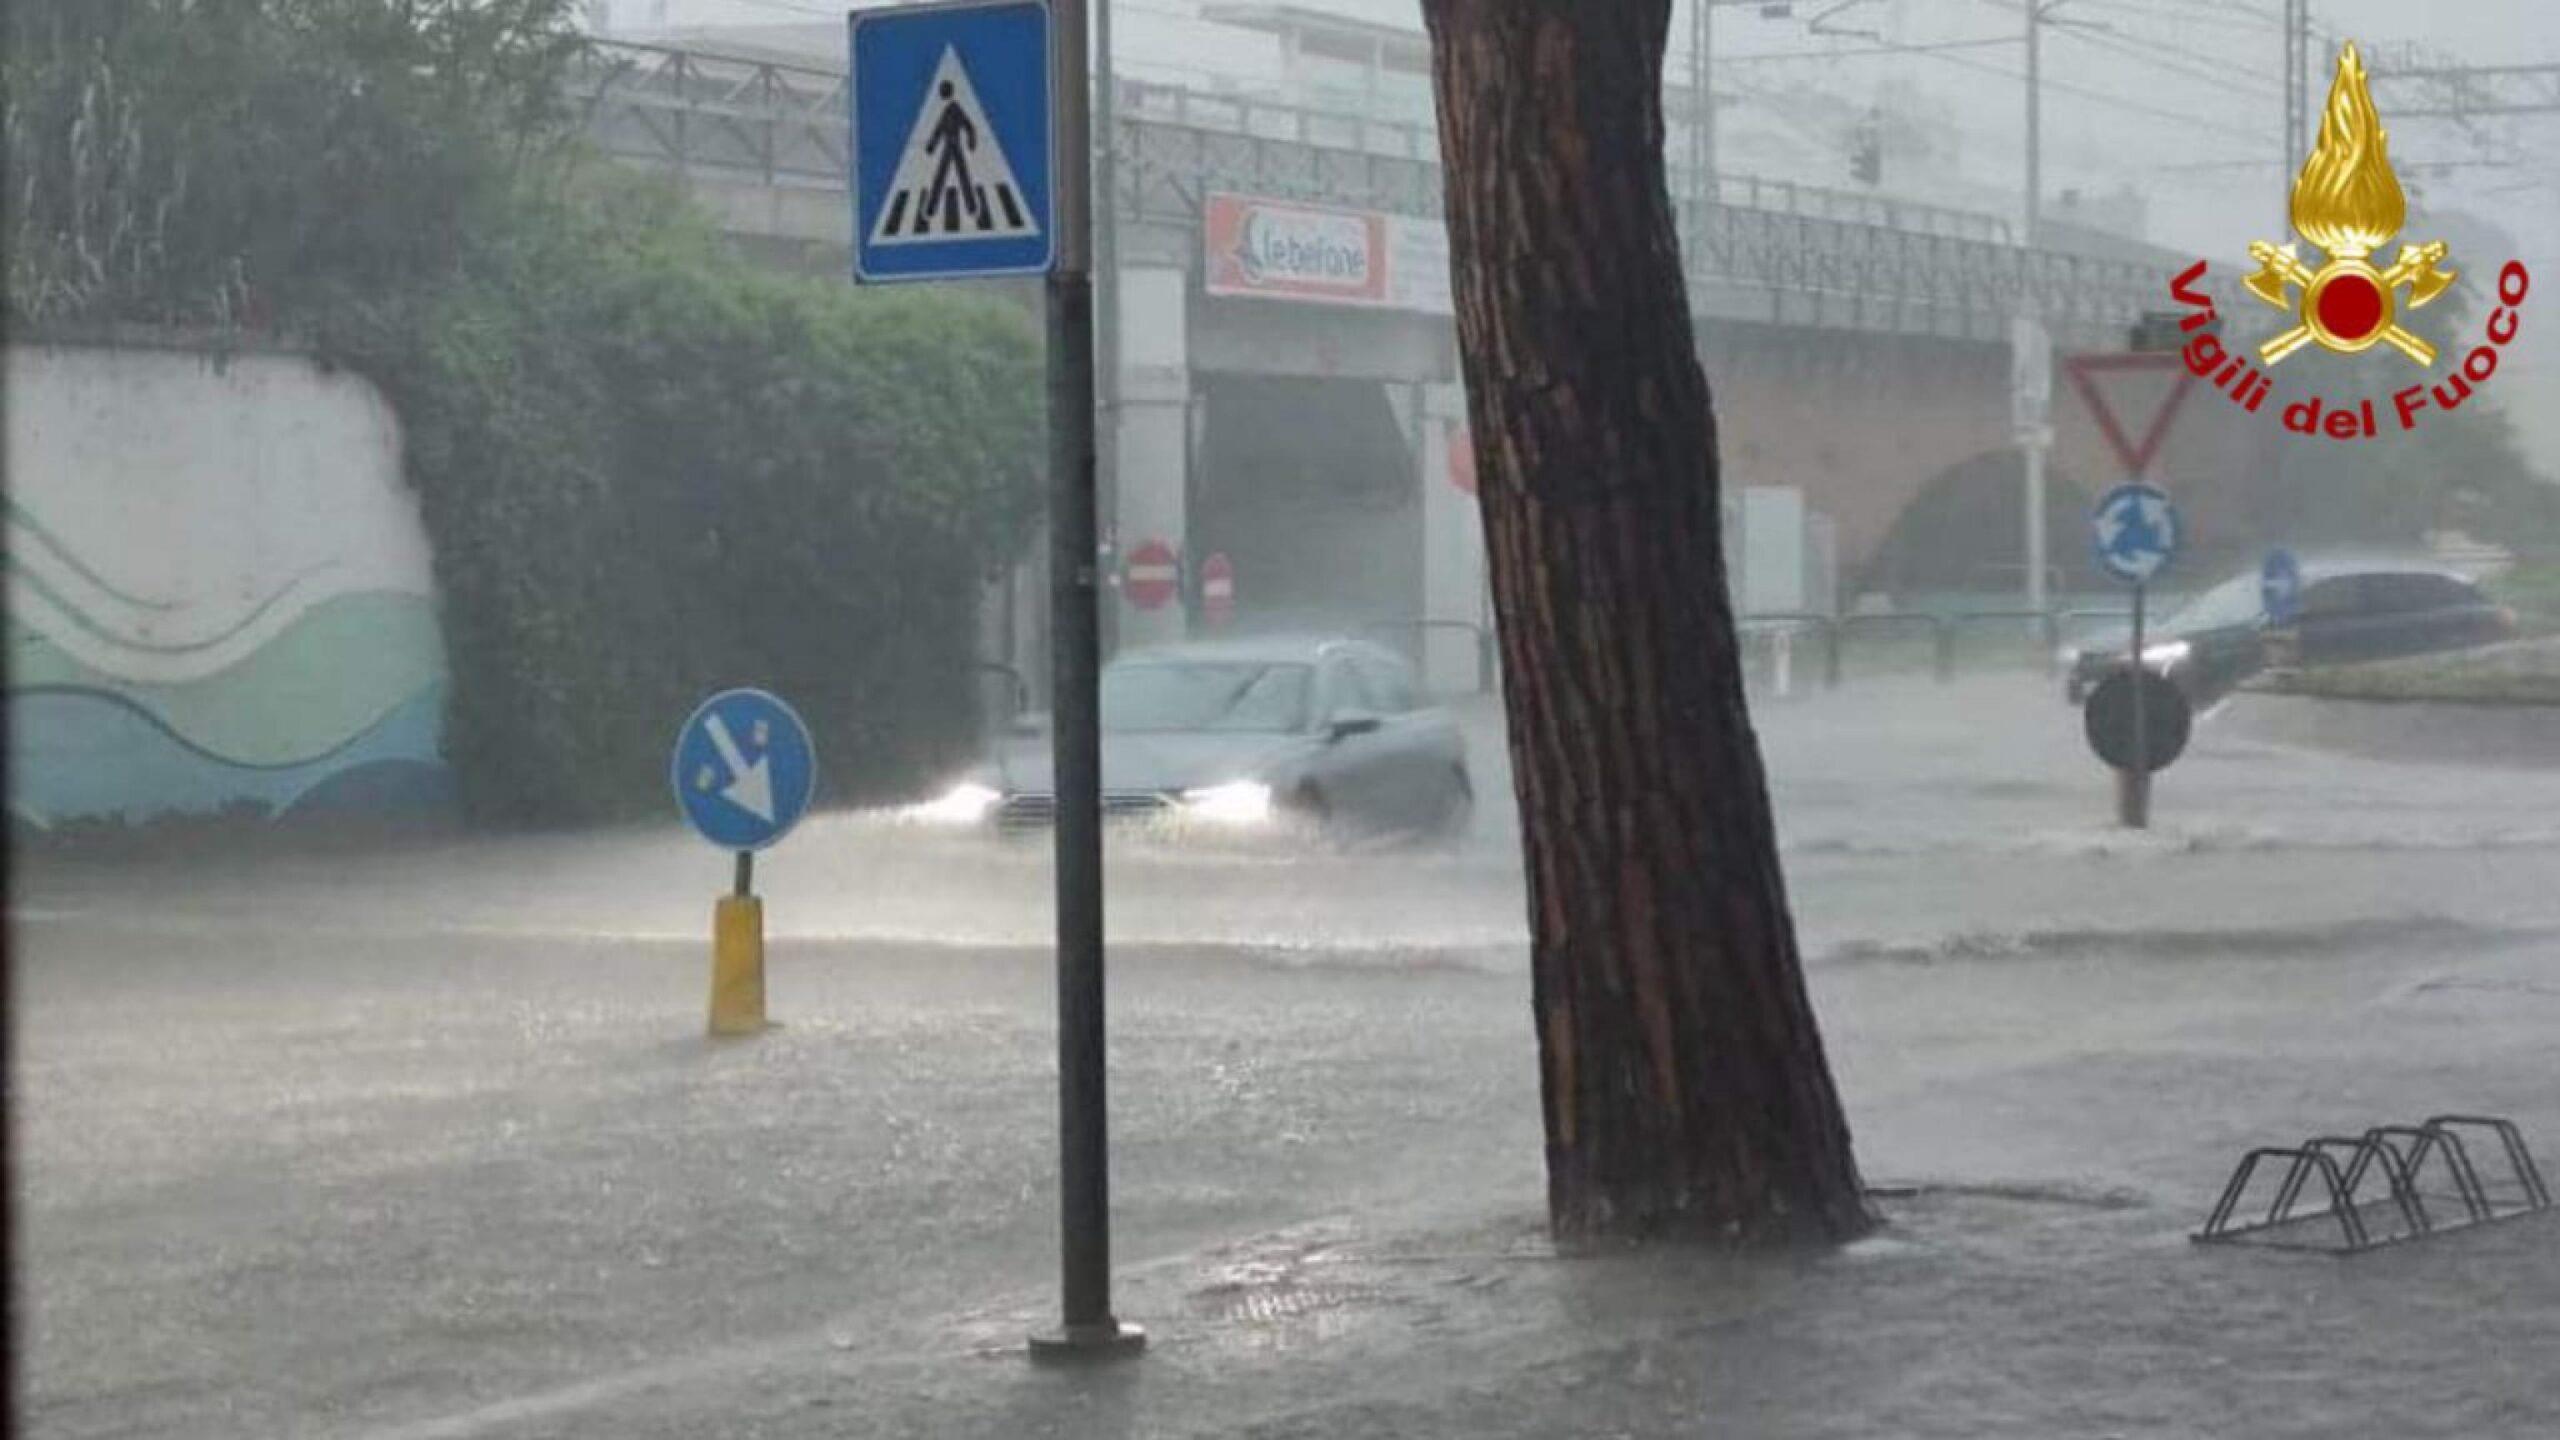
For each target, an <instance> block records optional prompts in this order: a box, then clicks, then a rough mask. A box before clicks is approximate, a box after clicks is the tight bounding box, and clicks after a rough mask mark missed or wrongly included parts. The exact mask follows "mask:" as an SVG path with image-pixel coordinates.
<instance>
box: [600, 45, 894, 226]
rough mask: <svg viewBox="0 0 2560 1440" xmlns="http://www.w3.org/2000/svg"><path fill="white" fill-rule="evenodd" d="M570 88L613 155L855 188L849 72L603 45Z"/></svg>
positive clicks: (770, 180) (770, 181)
mask: <svg viewBox="0 0 2560 1440" xmlns="http://www.w3.org/2000/svg"><path fill="white" fill-rule="evenodd" d="M569 84H570V87H571V96H572V99H573V101H574V102H575V103H576V104H577V105H578V106H579V107H580V110H581V113H583V114H584V116H585V118H586V124H587V131H588V133H589V134H590V135H591V136H593V137H594V139H595V141H596V143H597V144H598V145H599V146H601V147H602V148H603V149H604V150H605V151H606V152H607V153H610V154H616V155H625V156H637V157H641V158H647V159H651V160H657V161H662V162H664V163H666V164H669V165H673V166H675V167H677V168H679V169H685V170H693V169H705V168H707V169H723V170H740V171H747V172H751V173H753V174H755V175H756V176H757V177H759V178H760V179H762V180H763V182H764V183H765V184H767V185H783V184H797V185H804V186H810V187H821V188H823V187H832V188H834V189H838V190H841V189H843V188H844V187H845V184H846V176H847V174H848V161H847V157H846V155H845V140H846V128H845V115H846V90H845V77H844V74H843V72H841V71H834V70H827V69H824V68H821V67H818V66H813V65H793V64H787V63H783V62H779V61H771V60H748V59H738V58H734V57H730V56H723V55H713V54H704V53H701V52H698V51H692V50H678V49H671V48H669V47H666V46H661V45H640V44H633V43H630V42H626V41H601V40H600V41H594V42H591V43H590V44H589V45H588V46H587V47H586V49H585V51H584V52H583V53H582V54H581V55H580V56H579V58H578V60H577V62H576V63H575V65H574V66H573V67H572V69H571V71H570V79H569Z"/></svg>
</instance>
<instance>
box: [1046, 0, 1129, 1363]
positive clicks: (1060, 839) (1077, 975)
mask: <svg viewBox="0 0 2560 1440" xmlns="http://www.w3.org/2000/svg"><path fill="white" fill-rule="evenodd" d="M1050 13H1051V16H1052V18H1053V20H1054V23H1055V26H1056V31H1055V35H1056V40H1055V46H1054V51H1053V53H1054V64H1055V67H1056V68H1055V70H1054V71H1053V73H1052V78H1051V83H1052V86H1053V88H1054V91H1055V95H1056V111H1057V124H1056V134H1055V148H1054V151H1053V154H1054V155H1055V156H1056V162H1055V163H1056V165H1057V170H1058V173H1057V175H1056V177H1055V184H1056V197H1057V246H1058V249H1057V264H1056V267H1055V268H1054V269H1052V270H1051V271H1050V273H1049V609H1050V652H1051V654H1050V664H1051V667H1052V680H1051V684H1052V688H1053V690H1054V691H1055V695H1054V697H1053V701H1052V708H1053V711H1054V717H1055V718H1054V720H1053V723H1052V740H1053V745H1054V748H1053V750H1052V761H1053V764H1054V767H1055V775H1056V781H1057V789H1058V799H1057V888H1058V1201H1059V1237H1060V1242H1061V1254H1060V1259H1061V1276H1062V1282H1063V1284H1062V1289H1063V1323H1062V1324H1061V1326H1060V1327H1059V1329H1058V1330H1056V1331H1055V1332H1051V1333H1047V1334H1042V1335H1035V1336H1033V1337H1032V1340H1031V1349H1032V1353H1033V1354H1034V1355H1035V1356H1044V1357H1045V1356H1069V1355H1101V1354H1113V1353H1119V1352H1123V1351H1127V1350H1134V1349H1135V1348H1137V1347H1138V1346H1139V1345H1141V1344H1143V1343H1144V1342H1145V1338H1146V1337H1145V1333H1144V1332H1142V1331H1140V1330H1138V1329H1136V1328H1135V1327H1132V1326H1124V1325H1122V1324H1121V1323H1120V1322H1119V1320H1118V1319H1117V1318H1116V1317H1114V1316H1113V1315H1112V1313H1111V1180H1110V1159H1109V1153H1108V1136H1107V1130H1106V1127H1105V1108H1104V1106H1105V1096H1104V1091H1103V1011H1102V999H1103V984H1102V958H1103V957H1102V742H1101V708H1102V707H1101V694H1100V684H1101V682H1100V673H1099V672H1100V660H1101V657H1100V635H1099V633H1098V630H1097V628H1096V627H1097V615H1096V611H1097V601H1098V599H1099V595H1100V586H1099V583H1098V579H1097V576H1096V574H1095V570H1096V564H1097V562H1096V554H1097V551H1098V548H1099V547H1098V535H1097V526H1096V518H1095V509H1096V506H1095V498H1094V417H1093V408H1094V373H1093V371H1094V367H1093V233H1092V215H1093V209H1092V200H1093V144H1092V111H1091V103H1092V90H1091V81H1090V76H1089V72H1088V70H1087V68H1086V67H1087V63H1088V61H1089V59H1090V56H1089V55H1088V53H1087V49H1086V39H1085V36H1086V31H1085V0H1053V3H1052V5H1051V11H1050Z"/></svg>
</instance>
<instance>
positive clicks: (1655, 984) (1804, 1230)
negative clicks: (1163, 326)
mask: <svg viewBox="0 0 2560 1440" xmlns="http://www.w3.org/2000/svg"><path fill="white" fill-rule="evenodd" d="M1423 11H1424V14H1425V16H1426V17H1427V19H1428V21H1429V23H1430V29H1431V39H1432V69H1433V78H1434V83H1435V85H1436V88H1437V91H1438V100H1439V112H1440V139H1441V149H1442V152H1443V155H1444V157H1445V161H1446V165H1447V177H1448V178H1447V187H1448V215H1449V238H1450V249H1451V252H1452V259H1453V264H1454V285H1455V291H1456V300H1457V312H1458V341H1459V349H1460V352H1461V354H1462V356H1463V358H1464V362H1465V366H1466V381H1467V395H1468V410H1469V415H1470V418H1471V420H1472V423H1473V425H1474V430H1475V437H1476V439H1475V447H1476V456H1477V467H1478V490H1477V494H1478V497H1479V503H1480V504H1481V505H1482V507H1483V513H1484V524H1485V542H1486V547H1487V549H1488V551H1489V553H1490V557H1491V566H1492V574H1493V593H1494V608H1495V611H1496V613H1497V615H1498V616H1499V621H1500V629H1501V638H1502V656H1503V695H1504V700H1505V703H1506V706H1507V708H1508V710H1509V715H1510V722H1511V752H1512V764H1513V768H1514V772H1515V775H1516V784H1517V789H1518V797H1519V803H1520V821H1521V844H1522V848H1523V850H1524V851H1525V859H1526V863H1527V871H1528V890H1529V930H1530V937H1531V959H1532V966H1533V972H1534V982H1533V992H1534V993H1533V1001H1534V1008H1535V1013H1536V1019H1537V1032H1538V1053H1539V1063H1540V1069H1541V1079H1542V1081H1543V1085H1542V1090H1543V1093H1544V1100H1545V1110H1546V1135H1547V1199H1548V1211H1549V1216H1550V1219H1551V1222H1552V1224H1553V1227H1554V1230H1555V1233H1556V1234H1557V1236H1558V1237H1559V1238H1560V1239H1566V1240H1574V1239H1586V1238H1599V1237H1656V1236H1659V1237H1671V1238H1691V1239H1713V1240H1723V1241H1734V1242H1741V1243H1759V1242H1769V1241H1780V1240H1801V1239H1812V1240H1838V1239H1845V1238H1847V1237H1849V1236H1851V1235H1854V1234H1856V1233H1858V1232H1860V1231H1862V1230H1863V1229H1865V1228H1866V1227H1867V1226H1868V1225H1869V1224H1870V1223H1871V1222H1870V1219H1869V1216H1868V1213H1867V1210H1866V1206H1865V1201H1864V1196H1863V1192H1862V1190H1861V1188H1860V1185H1859V1181H1858V1171H1857V1166H1856V1162H1855V1161H1854V1160H1853V1159H1852V1158H1851V1155H1850V1150H1849V1131H1848V1126H1847V1123H1846V1122H1845V1121H1844V1119H1843V1118H1842V1116H1841V1113H1840V1102H1839V1097H1838V1095H1837V1093H1836V1092H1835V1091H1834V1089H1833V1087H1832V1081H1831V1072H1830V1067H1829V1064H1828V1062H1827V1061H1826V1060H1825V1059H1824V1057H1823V1052H1822V1038H1821V1034H1820V1032H1819V1030H1818V1029H1817V1027H1816V1025H1815V1023H1814V1017H1813V1010H1812V1006H1811V1004H1810V1003H1809V1002H1808V1000H1807V999H1806V996H1805V989H1804V976H1803V972H1802V969H1801V967H1800V965H1799V963H1798V958H1797V953H1796V940H1795V927H1794V922H1793V920H1792V919H1791V918H1790V917H1789V915H1788V912H1787V898H1786V888H1785V883H1784V881H1783V879H1782V877H1781V876H1780V874H1779V868H1778V855H1777V842H1776V836H1775V834H1774V832H1773V830H1772V828H1771V824H1770V815H1769V799H1768V787H1767V783H1766V781H1765V779H1764V778H1763V775H1762V772H1761V767H1760V753H1759V745H1758V741H1757V740H1756V739H1755V738H1754V736H1753V735H1752V733H1751V723H1750V719H1749V717H1748V715H1747V714H1746V713H1745V711H1744V706H1743V696H1742V676H1741V667H1740V663H1739V656H1738V653H1737V648H1736V644H1735V639H1734V631H1733V615H1732V610H1731V607H1730V605H1729V604H1728V603H1727V600H1726V593H1725V578H1724V550H1723V545H1722V539H1721V530H1722V527H1721V524H1720V519H1719V515H1718V506H1717V490H1718V480H1717V466H1716V452H1715V420H1714V416H1713V414H1712V413H1711V412H1710V409H1709V399H1708V395H1707V385H1706V377H1705V375H1704V373H1703V372H1702V371H1701V370H1700V368H1699V365H1698V358H1697V352H1696V350H1695V348H1694V345H1693V342H1692V336H1691V332H1690V325H1689V309H1688V305H1687V292H1686V287H1685V283H1684V281H1683V278H1682V275H1681V269H1680V260H1679V250H1678V245H1677V243H1676V241H1675V238H1674V235H1673V219H1672V214H1671V207H1670V200H1669V197H1668V195H1667V194H1666V193H1665V191H1664V185H1663V163H1662V109H1661V95H1660V88H1659V87H1660V76H1661V73H1662V55H1663V39H1664V33H1665V30H1666V28H1667V27H1668V25H1669V22H1670V4H1669V0H1611V3H1606V4H1600V3H1581V0H1424V3H1423Z"/></svg>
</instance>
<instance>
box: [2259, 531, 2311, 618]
mask: <svg viewBox="0 0 2560 1440" xmlns="http://www.w3.org/2000/svg"><path fill="white" fill-rule="evenodd" d="M2258 600H2259V603H2260V604H2262V605H2263V606H2265V608H2266V612H2267V620H2268V622H2269V623H2271V624H2276V625H2290V624H2292V623H2293V617H2294V615H2295V614H2296V613H2298V612H2299V611H2300V610H2301V609H2302V562H2301V561H2299V560H2296V559H2294V558H2293V552H2292V551H2290V550H2283V549H2277V550H2270V551H2268V552H2267V558H2266V562H2265V563H2264V564H2262V565H2260V566H2259V567H2258Z"/></svg>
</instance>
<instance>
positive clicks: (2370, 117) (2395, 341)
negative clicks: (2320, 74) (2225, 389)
mask: <svg viewBox="0 0 2560 1440" xmlns="http://www.w3.org/2000/svg"><path fill="white" fill-rule="evenodd" d="M2408 218H2409V201H2408V197H2407V196H2405V195H2403V194H2402V193H2401V191H2400V177H2399V176H2397V175H2395V174H2393V173H2392V171H2391V132H2390V131H2388V130H2385V129H2383V128H2382V116H2381V113H2380V112H2378V111H2376V110H2375V109H2374V108H2373V93H2372V92H2371V91H2370V90H2368V89H2367V88H2366V86H2365V71H2364V56H2363V55H2362V54H2360V53H2358V52H2357V50H2356V47H2355V42H2353V41H2349V42H2348V43H2347V46H2346V48H2345V49H2343V50H2341V51H2339V52H2338V74H2337V78H2336V79H2334V80H2332V81H2331V82H2330V83H2329V103H2328V104H2327V105H2326V106H2324V107H2323V108H2322V111H2321V117H2320V143H2319V144H2318V145H2317V146H2316V147H2314V148H2313V150H2312V152H2311V158H2310V159H2308V160H2305V161H2303V162H2302V173H2301V174H2300V175H2299V176H2297V177H2295V179H2294V182H2293V228H2294V229H2296V230H2298V231H2300V232H2301V233H2302V237H2303V238H2304V239H2306V240H2308V241H2310V242H2311V243H2312V244H2314V245H2317V246H2319V247H2320V248H2321V249H2322V250H2324V251H2326V252H2328V256H2329V260H2328V263H2326V264H2324V265H2322V266H2321V267H2320V268H2319V269H2317V270H2314V269H2312V268H2311V267H2310V266H2308V265H2305V264H2303V263H2302V261H2301V259H2300V258H2299V257H2298V256H2297V255H2296V254H2295V247H2294V246H2293V245H2291V244H2285V245H2271V244H2268V243H2267V242H2266V241H2264V240H2259V241H2255V242H2253V243H2251V245H2250V246H2249V258H2251V259H2253V260H2255V261H2257V262H2258V265H2259V270H2258V273H2257V274H2255V275H2252V276H2250V277H2249V278H2248V279H2247V280H2246V281H2244V282H2243V283H2244V284H2246V285H2247V286H2248V289H2249V293H2250V294H2252V295H2255V296H2257V297H2258V298H2259V299H2260V300H2263V301H2265V302H2266V303H2267V304H2269V305H2272V306H2274V307H2275V308H2277V309H2279V310H2285V311H2291V312H2292V313H2293V314H2294V316H2295V318H2296V319H2297V321H2299V323H2298V324H2296V325H2294V326H2293V328H2291V329H2289V330H2287V331H2285V332H2284V333H2282V334H2280V335H2278V336H2276V337H2275V338H2274V339H2272V340H2269V341H2268V342H2267V343H2265V344H2264V345H2261V346H2259V347H2258V358H2259V359H2261V360H2264V361H2265V362H2266V363H2267V364H2269V365H2273V364H2276V363H2277V362H2279V361H2281V360H2283V359H2284V358H2285V357H2286V356H2288V355H2290V354H2292V353H2293V352H2294V351H2296V350H2299V349H2301V348H2302V347H2303V346H2305V345H2307V344H2311V343H2313V342H2315V341H2316V342H2318V343H2319V345H2320V346H2321V347H2322V348H2323V349H2327V350H2333V351H2335V352H2337V353H2338V354H2341V355H2353V354H2355V353H2357V352H2359V351H2363V350H2370V349H2372V348H2373V347H2374V346H2376V345H2384V344H2387V345H2389V346H2391V348H2393V349H2395V350H2397V351H2399V352H2400V353H2401V354H2403V355H2406V356H2408V357H2409V358H2410V359H2412V360H2414V361H2416V362H2417V363H2419V364H2420V365H2433V364H2434V363H2435V360H2436V347H2435V346H2433V345H2430V344H2428V343H2427V342H2426V341H2425V340H2422V339H2420V338H2419V337H2418V336H2416V335H2412V334H2410V333H2409V332H2408V331H2407V330H2405V329H2402V328H2401V327H2400V325H2399V324H2398V322H2397V316H2396V312H2397V311H2398V309H2399V300H2398V297H2399V293H2400V288H2401V287H2402V286H2404V285H2405V286H2407V287H2408V288H2409V298H2408V308H2410V309H2412V310H2415V309H2417V308H2418V307H2419V306H2421V305H2424V304H2426V303H2427V302H2428V301H2430V300H2433V299H2435V298H2436V297H2437V296H2439V295H2441V294H2443V293H2444V292H2445V287H2447V286H2449V285H2451V284H2452V283H2453V282H2454V278H2455V275H2456V272H2454V271H2451V270H2442V269H2438V268H2437V267H2438V266H2439V265H2440V264H2441V263H2442V262H2443V260H2444V258H2445V244H2444V242H2443V241H2441V240H2435V241H2430V242H2429V243H2427V244H2424V245H2403V246H2401V247H2400V258H2399V259H2397V260H2395V261H2393V262H2392V263H2391V266H2390V268H2388V269H2376V268H2374V266H2373V265H2372V264H2371V263H2370V262H2369V261H2367V259H2366V258H2365V257H2367V256H2369V255H2371V254H2372V253H2373V252H2374V251H2376V250H2378V249H2381V248H2382V246H2383V245H2385V244H2386V243H2388V242H2389V241H2390V239H2391V237H2392V236H2394V235H2397V234H2399V233H2400V227H2401V225H2402V224H2403V223H2405V222H2406V221H2407V220H2408ZM2295 290H2300V291H2301V292H2302V296H2301V298H2300V299H2299V300H2296V299H2295V298H2294V296H2293V293H2292V292H2293V291H2295Z"/></svg>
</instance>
